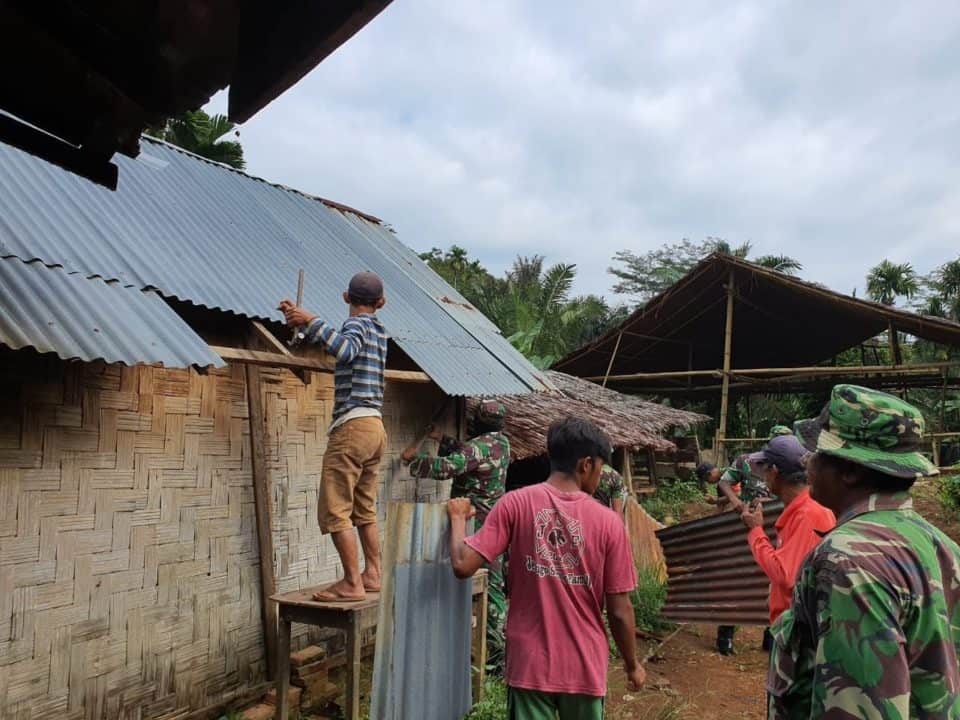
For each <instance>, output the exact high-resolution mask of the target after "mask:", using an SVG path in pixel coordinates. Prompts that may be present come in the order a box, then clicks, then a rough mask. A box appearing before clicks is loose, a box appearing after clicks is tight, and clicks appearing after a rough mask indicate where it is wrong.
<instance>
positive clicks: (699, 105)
mask: <svg viewBox="0 0 960 720" xmlns="http://www.w3.org/2000/svg"><path fill="white" fill-rule="evenodd" d="M669 5H670V7H667V4H665V3H659V2H638V1H636V0H634V1H627V2H616V1H611V2H608V3H602V4H600V5H599V6H597V5H595V4H593V3H582V2H551V3H544V2H533V1H532V0H531V1H527V2H521V1H520V0H505V1H503V2H497V1H492V0H485V1H484V2H482V3H468V2H450V1H449V0H397V2H394V3H393V4H392V5H391V6H390V7H388V8H387V10H386V11H385V12H384V13H383V14H381V15H380V16H379V17H377V18H376V19H375V20H374V21H373V22H372V23H371V24H370V25H368V26H367V27H366V28H365V29H363V30H362V31H361V32H360V33H359V34H358V35H357V36H355V37H354V38H353V39H352V40H350V41H349V42H348V43H347V44H346V45H344V46H343V47H341V48H340V49H339V50H337V51H336V52H335V53H334V55H332V56H331V57H330V58H328V59H327V60H326V61H324V62H323V63H322V64H321V65H319V66H318V67H317V68H316V69H315V70H314V71H313V72H312V73H310V74H309V75H308V76H307V77H306V78H304V79H303V80H302V81H301V82H300V83H299V84H298V85H296V86H295V87H294V88H292V89H291V90H289V91H287V93H285V94H284V95H283V96H281V97H280V98H279V99H277V100H276V101H274V102H273V103H272V104H271V105H269V106H267V108H266V109H264V110H263V111H261V112H260V114H259V115H257V116H256V117H254V118H253V119H252V120H250V121H249V122H247V123H246V124H245V125H244V126H243V127H242V128H241V140H242V142H243V144H244V148H245V152H246V154H247V158H248V170H249V171H250V172H252V173H253V174H255V175H259V176H262V177H265V178H267V179H269V180H273V181H277V182H282V183H284V184H287V185H292V186H294V187H297V188H300V189H302V190H305V191H307V192H311V193H314V194H317V195H321V196H323V197H327V198H330V199H334V200H338V201H340V202H343V203H346V204H348V205H352V206H354V207H357V208H360V209H362V210H365V211H367V212H370V213H372V214H374V215H377V216H378V217H381V218H383V219H384V220H386V221H388V222H389V223H390V224H391V225H393V226H394V227H395V228H396V229H397V231H398V233H399V236H400V238H401V239H402V240H403V241H404V242H406V243H407V244H408V245H410V246H412V247H413V248H415V249H417V250H425V249H429V248H430V247H432V246H439V247H447V246H449V245H451V244H453V243H457V244H459V245H462V246H464V247H466V248H467V249H468V250H469V251H470V253H471V255H475V256H478V257H479V258H480V259H481V260H482V261H483V262H484V263H485V264H486V265H487V266H488V267H490V268H491V269H492V270H494V271H501V270H503V269H504V268H505V267H506V266H508V265H509V264H510V262H511V260H512V258H513V257H514V256H516V255H517V254H522V255H532V254H534V253H540V254H544V255H546V256H547V259H548V261H550V262H556V261H567V262H575V263H577V265H578V267H579V277H578V284H577V290H578V291H580V292H598V293H604V294H608V295H609V288H610V286H611V285H612V278H611V276H610V275H608V274H607V273H606V268H607V267H608V266H609V264H610V257H611V256H612V255H613V253H614V252H615V251H617V250H619V249H622V248H630V249H632V250H635V251H638V252H642V251H645V250H648V249H651V248H654V247H656V246H658V245H661V244H663V243H666V242H675V241H677V240H679V239H681V238H684V237H688V238H691V239H693V240H701V239H703V238H704V237H706V236H708V235H712V236H719V237H723V238H726V239H728V240H729V241H730V242H731V243H740V242H743V241H749V242H751V243H753V246H754V248H755V251H754V252H755V254H767V253H778V254H780V253H783V254H788V255H792V256H794V257H796V258H798V259H799V260H800V261H801V262H802V263H803V264H804V271H803V273H802V275H803V277H805V278H807V279H810V280H816V281H819V282H823V283H826V284H827V285H829V286H831V287H834V288H836V289H838V290H842V291H844V292H849V291H850V290H852V289H853V288H854V287H858V288H859V289H860V291H861V294H862V288H863V285H864V282H863V276H864V274H865V272H866V270H867V269H868V268H869V267H870V266H871V265H873V264H875V263H876V262H877V261H879V260H880V259H882V258H884V257H887V258H890V259H892V260H895V261H910V262H912V263H913V264H914V266H915V267H916V268H917V269H918V270H919V271H923V272H926V271H928V270H930V269H932V268H933V267H935V266H936V265H938V264H940V263H942V262H944V261H946V260H948V259H952V258H954V257H956V256H957V255H958V254H960V182H958V181H960V50H958V48H960V5H957V4H954V3H948V2H940V1H935V2H934V1H930V2H922V1H916V0H915V1H914V2H910V3H902V2H884V1H879V2H878V1H876V0H874V1H872V2H866V1H858V2H848V3H825V2H799V1H796V2H775V1H772V0H758V1H756V2H752V1H751V2H722V3H718V2H713V1H710V2H706V1H705V2H679V3H671V4H669ZM597 7H602V8H603V10H602V13H599V12H597V10H596V8H597ZM224 107H225V100H224V98H223V97H222V96H218V97H217V98H215V99H214V101H213V102H212V103H211V108H213V109H215V110H220V109H222V108H224Z"/></svg>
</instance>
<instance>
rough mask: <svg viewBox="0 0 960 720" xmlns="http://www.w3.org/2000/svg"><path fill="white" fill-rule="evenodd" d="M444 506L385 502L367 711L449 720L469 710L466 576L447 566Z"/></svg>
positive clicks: (382, 717) (400, 719) (391, 719)
mask: <svg viewBox="0 0 960 720" xmlns="http://www.w3.org/2000/svg"><path fill="white" fill-rule="evenodd" d="M449 525H450V523H449V521H448V520H447V508H446V506H445V505H442V504H424V503H391V504H390V507H389V510H388V511H387V529H386V534H385V536H384V542H383V546H384V548H385V557H384V570H385V572H384V577H383V580H384V582H383V587H382V589H381V594H380V618H379V622H378V624H377V648H376V657H375V658H374V669H373V697H372V698H371V706H370V717H374V718H378V720H408V719H409V718H417V719H418V720H450V718H459V717H463V716H464V715H465V714H466V713H467V712H469V710H470V706H471V687H470V634H471V621H470V617H471V597H472V583H471V581H470V580H458V579H457V578H455V577H454V575H453V571H452V569H451V568H450V552H449V547H448V542H447V533H448V532H449Z"/></svg>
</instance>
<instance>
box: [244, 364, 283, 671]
mask: <svg viewBox="0 0 960 720" xmlns="http://www.w3.org/2000/svg"><path fill="white" fill-rule="evenodd" d="M246 371H247V414H248V415H249V417H250V451H251V453H250V460H251V463H250V464H251V466H252V468H253V498H254V508H255V510H256V514H257V545H258V546H259V548H260V593H261V595H262V596H263V608H262V610H263V638H264V643H265V645H266V649H267V677H268V678H271V679H272V678H273V677H274V673H275V672H276V668H277V660H278V658H277V605H276V603H274V602H273V601H272V600H271V599H270V597H271V596H272V595H275V594H276V592H277V580H276V577H275V576H274V573H273V532H272V528H273V522H272V515H273V511H272V509H271V507H270V479H269V477H268V476H267V430H266V416H265V415H264V411H263V396H262V394H261V388H260V368H259V367H257V366H256V365H246ZM287 654H288V656H289V650H288V651H287ZM279 660H280V662H285V663H289V661H290V659H289V657H286V658H279Z"/></svg>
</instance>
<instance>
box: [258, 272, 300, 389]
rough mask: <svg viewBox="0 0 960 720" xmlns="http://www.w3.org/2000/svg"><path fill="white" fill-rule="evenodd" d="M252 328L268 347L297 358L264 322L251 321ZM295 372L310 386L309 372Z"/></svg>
mask: <svg viewBox="0 0 960 720" xmlns="http://www.w3.org/2000/svg"><path fill="white" fill-rule="evenodd" d="M300 272H301V273H303V270H301V271H300ZM302 279H303V276H302V274H301V280H302ZM301 289H302V286H301ZM250 326H251V327H252V328H253V334H254V336H255V337H258V338H260V339H261V340H262V341H263V342H265V343H266V344H267V345H269V346H270V347H272V348H273V349H274V350H276V351H277V352H278V353H280V354H281V355H283V356H285V357H291V358H292V357H296V356H295V355H294V354H293V353H292V352H290V348H288V347H287V346H286V345H284V344H283V343H282V342H280V340H279V339H278V338H277V337H276V336H275V335H274V334H273V333H272V332H270V331H269V330H267V328H266V326H265V325H264V324H263V323H262V322H260V321H259V320H251V321H250ZM293 372H294V373H296V375H297V377H298V378H300V380H301V381H302V382H303V384H304V385H309V384H310V371H309V370H294V371H293Z"/></svg>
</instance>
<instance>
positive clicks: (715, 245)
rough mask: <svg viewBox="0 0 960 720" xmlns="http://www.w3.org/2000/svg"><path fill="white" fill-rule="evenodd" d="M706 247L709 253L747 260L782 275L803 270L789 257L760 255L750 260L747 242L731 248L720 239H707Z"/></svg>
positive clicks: (798, 262) (797, 262)
mask: <svg viewBox="0 0 960 720" xmlns="http://www.w3.org/2000/svg"><path fill="white" fill-rule="evenodd" d="M707 246H708V247H709V248H710V251H711V252H715V253H720V254H722V255H730V256H732V257H735V258H740V259H741V260H749V261H750V262H752V263H754V264H755V265H762V266H763V267H765V268H770V269H771V270H776V271H777V272H779V273H783V274H784V275H796V274H797V273H798V272H799V271H801V270H803V265H801V264H800V261H799V260H796V259H794V258H792V257H790V256H789V255H761V256H760V257H758V258H752V259H751V258H750V251H751V250H752V249H753V245H751V244H750V243H749V242H745V243H742V244H740V245H738V246H737V247H732V246H731V245H730V243H728V242H727V241H726V240H722V239H720V238H707Z"/></svg>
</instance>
